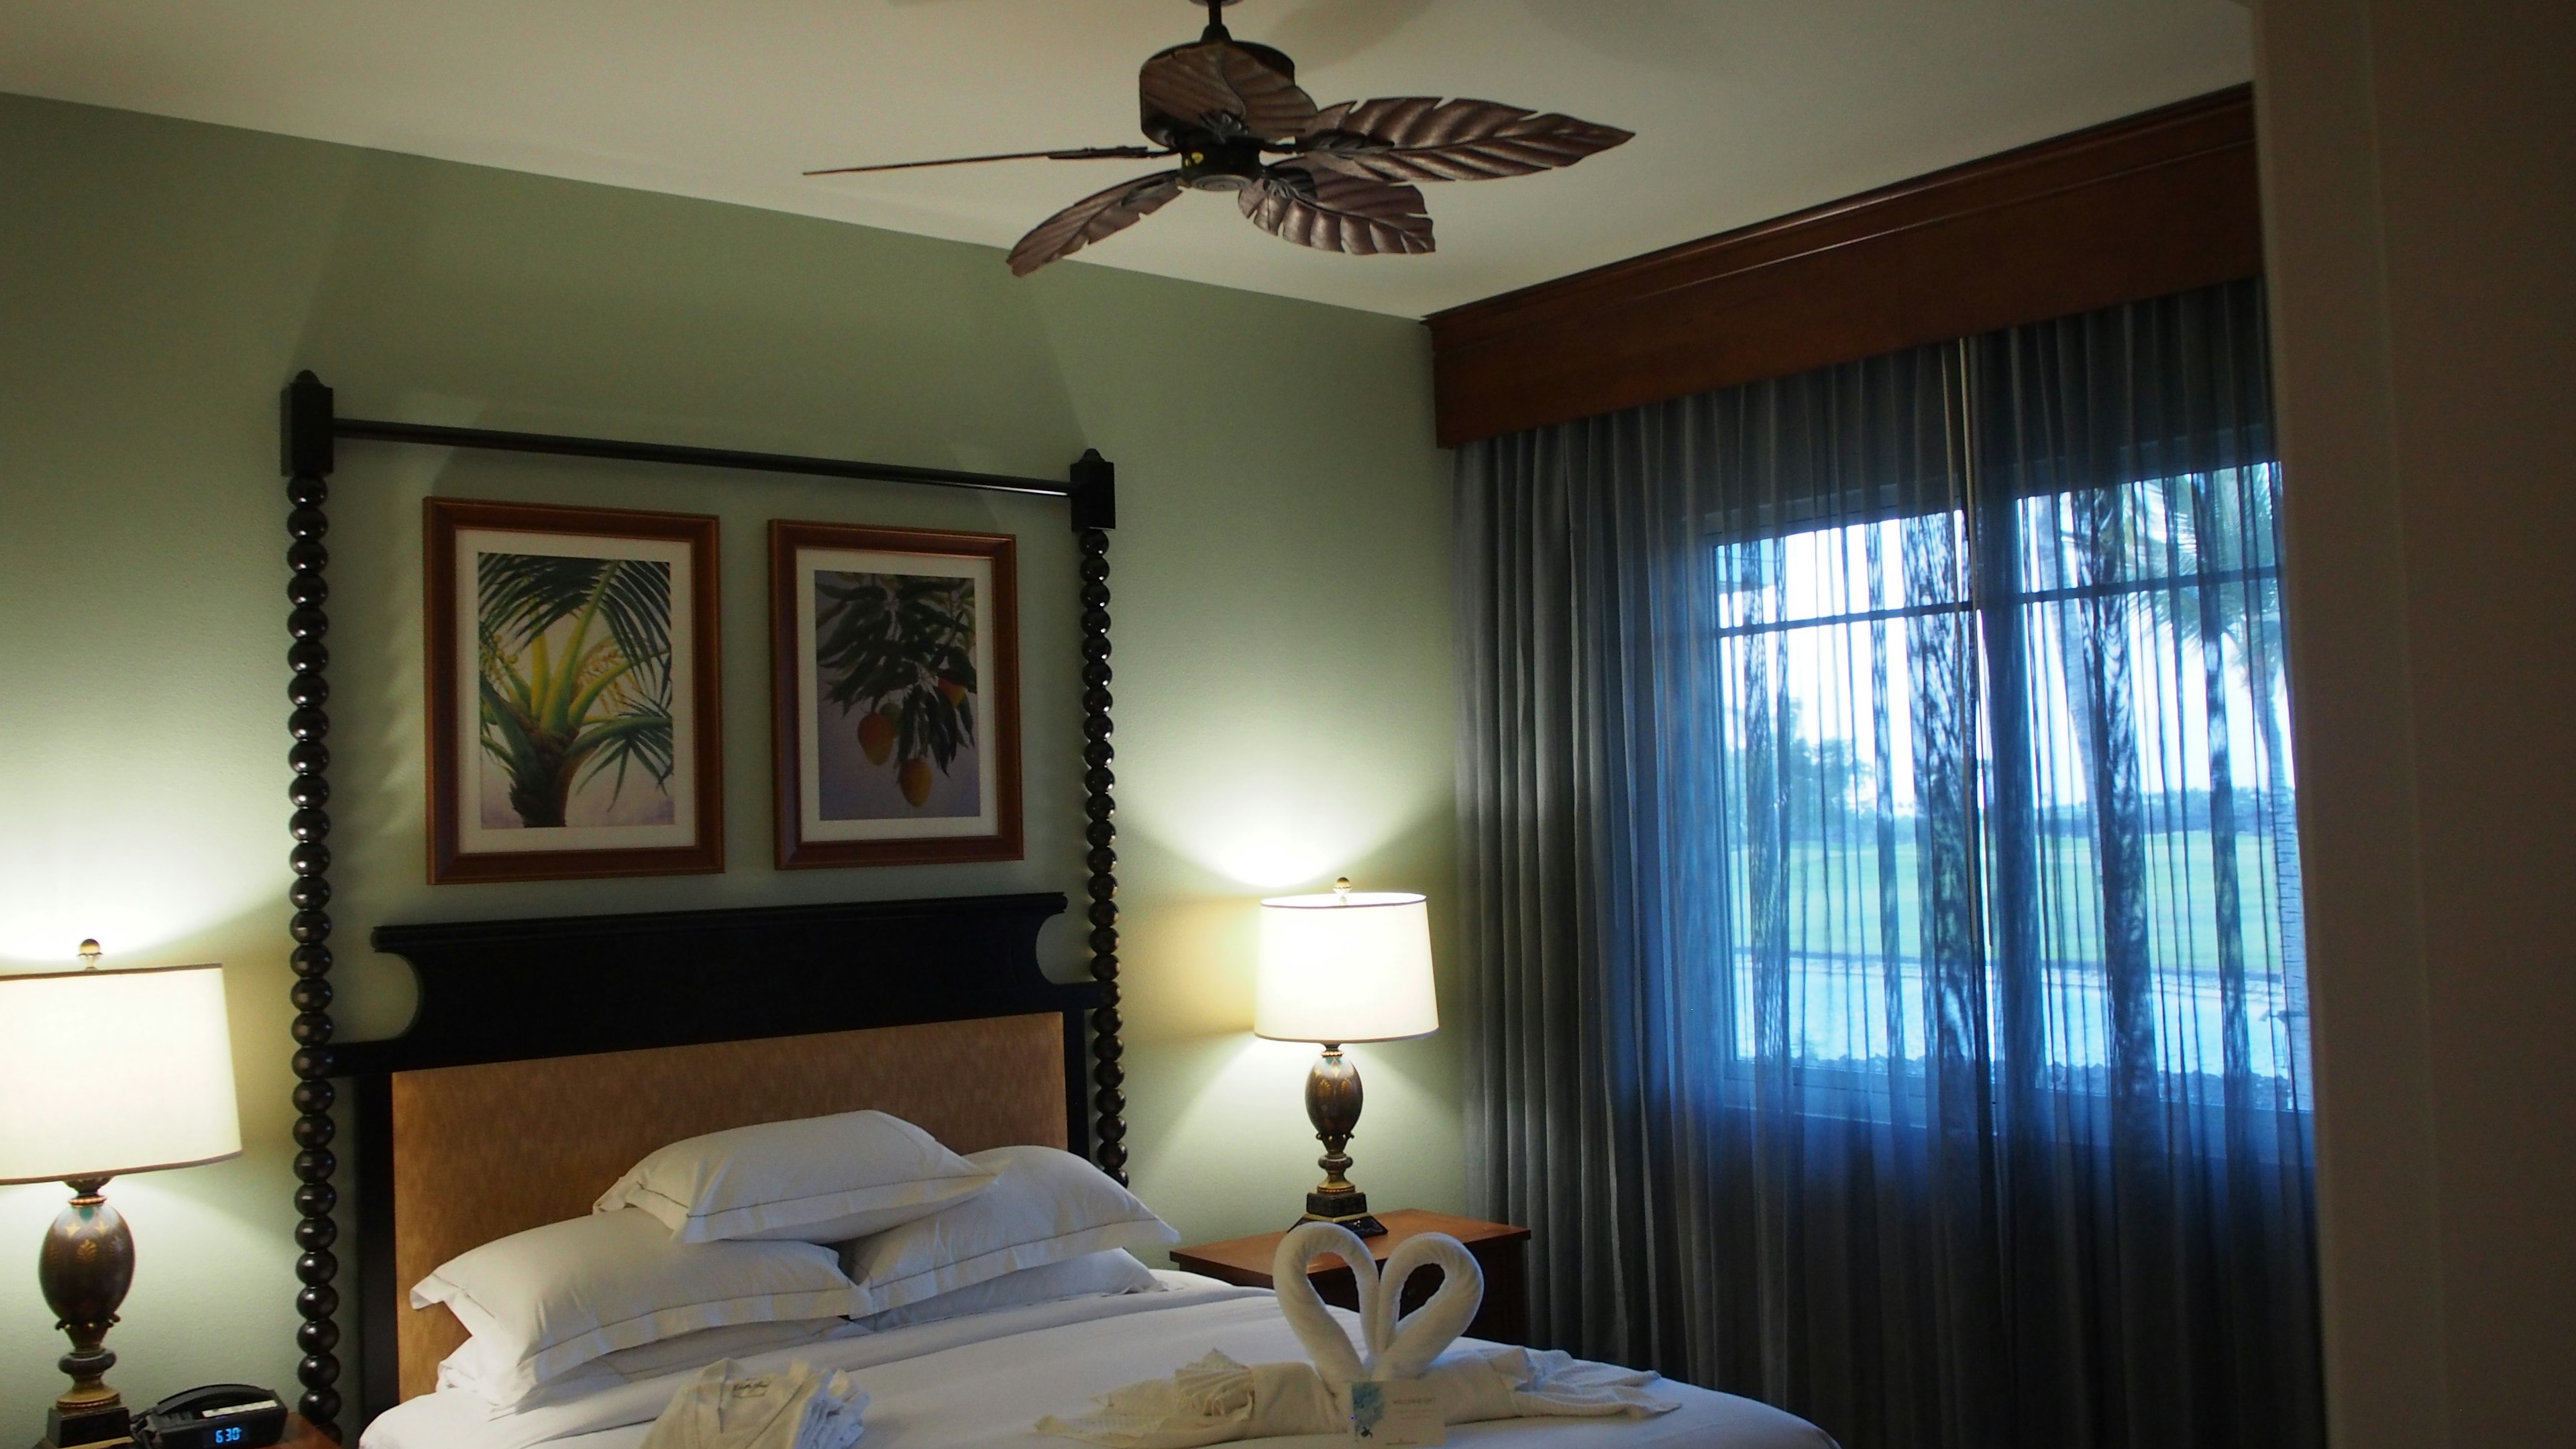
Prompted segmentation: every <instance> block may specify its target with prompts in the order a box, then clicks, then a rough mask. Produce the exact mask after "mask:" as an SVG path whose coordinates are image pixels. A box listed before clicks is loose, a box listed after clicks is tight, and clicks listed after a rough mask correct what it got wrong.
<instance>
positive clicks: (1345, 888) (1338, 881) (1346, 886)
mask: <svg viewBox="0 0 2576 1449" xmlns="http://www.w3.org/2000/svg"><path fill="white" fill-rule="evenodd" d="M1333 894H1335V895H1337V896H1340V897H1341V898H1342V904H1343V905H1346V906H1347V905H1349V904H1350V903H1351V878H1350V877H1349V876H1346V875H1345V876H1336V877H1335V878H1334V880H1333ZM91 944H92V945H95V944H97V943H96V942H92V943H91Z"/></svg>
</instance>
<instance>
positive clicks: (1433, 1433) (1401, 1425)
mask: <svg viewBox="0 0 2576 1449" xmlns="http://www.w3.org/2000/svg"><path fill="white" fill-rule="evenodd" d="M1351 1438H1352V1439H1354V1440H1356V1441H1359V1442H1361V1443H1367V1444H1377V1445H1383V1446H1386V1449H1403V1446H1407V1445H1414V1444H1446V1443H1448V1442H1449V1430H1448V1426H1447V1425H1445V1424H1443V1423H1441V1422H1440V1396H1439V1394H1437V1393H1435V1392H1433V1391H1432V1388H1431V1385H1429V1384H1427V1383H1425V1382H1423V1381H1422V1380H1420V1379H1388V1380H1386V1381H1384V1382H1376V1381H1372V1380H1369V1379H1361V1380H1358V1381H1356V1382H1354V1383H1353V1384H1352V1385H1351Z"/></svg>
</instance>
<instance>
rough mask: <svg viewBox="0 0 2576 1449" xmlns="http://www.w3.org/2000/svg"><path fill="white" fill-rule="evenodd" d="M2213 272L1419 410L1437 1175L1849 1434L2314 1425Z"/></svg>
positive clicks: (2263, 614)
mask: <svg viewBox="0 0 2576 1449" xmlns="http://www.w3.org/2000/svg"><path fill="white" fill-rule="evenodd" d="M2260 319H2261V297H2260V293H2259V289H2258V288H2257V287H2256V286H2255V285H2254V284H2250V283H2249V284H2243V285H2239V286H2235V287H2228V288H2219V289H2213V290H2211V291H2207V292H2201V293H2193V294H2188V295H2185V296H2181V297H2174V298H2167V299H2162V300H2160V301H2156V302H2150V303H2140V304H2135V305H2132V306H2128V307H2122V308H2115V309H2111V310H2109V311H2106V312H2102V313H2096V314H2091V315H2088V316H2084V317H2079V318H2072V319H2067V320H2064V321H2060V322H2056V323H2050V324H2045V325H2041V326H2035V327H2027V328H2019V329H2014V330H2013V331H2010V332H2007V333H2002V334H1997V335H1994V336H1990V337H1984V338H1977V339H1972V340H1968V341H1964V342H1961V343H1958V344H1952V345H1948V346H1943V347H1934V348H1925V349H1919V350H1917V351H1914V352H1910V353H1904V354H1898V355H1894V356H1890V357H1884V358H1878V359H1873V360H1871V361H1868V362H1864V363H1856V364H1851V365H1848V366H1844V367H1838V368H1831V369H1826V370H1823V371H1820V372H1816V373H1811V374H1806V375H1803V376H1800V377H1794V378H1788V379H1783V380H1779V381H1775V382H1767V383H1760V384H1755V385H1751V386H1747V387H1742V388H1736V389H1732V390H1729V391H1726V392H1722V393H1716V394H1710V395H1706V396H1702V397H1696V398H1690V399H1685V400H1682V401H1679V402H1675V403H1670V404H1663V405H1658V406H1655V407H1649V408H1643V409H1637V410H1634V411H1632V412H1629V413H1624V414H1619V415H1615V416H1612V417H1606V418H1599V419H1592V420H1587V421H1585V422H1581V423H1576V424H1569V425H1565V426H1562V427H1556V428H1548V429H1542V430H1539V431H1537V432H1534V433H1529V434H1523V435H1519V436H1516V437H1511V438H1505V439H1499V440H1496V441H1493V442H1490V443H1485V444H1480V445H1477V446H1475V447H1472V448H1470V449H1467V450H1465V451H1463V452H1462V454H1461V456H1460V460H1459V475H1458V486H1457V508H1458V524H1459V550H1460V554H1459V565H1460V567H1459V606H1460V622H1461V640H1462V651H1463V665H1464V668H1463V671H1462V673H1463V685H1462V692H1463V694H1462V706H1463V708H1462V716H1461V732H1462V751H1461V767H1460V785H1461V809H1462V814H1463V825H1464V839H1465V844H1466V864H1465V874H1466V882H1465V886H1466V897H1467V904H1468V909H1467V917H1468V925H1469V935H1468V943H1467V950H1466V952H1465V959H1466V961H1467V963H1468V965H1469V972H1470V978H1471V980H1472V982H1473V989H1472V992H1471V998H1472V1008H1473V1021H1472V1023H1471V1027H1470V1030H1471V1034H1472V1040H1473V1042H1474V1051H1475V1057H1474V1060H1475V1081H1474V1090H1473V1094H1472V1096H1473V1102H1472V1111H1473V1113H1474V1117H1475V1121H1476V1126H1477V1164H1476V1171H1475V1176H1474V1181H1475V1185H1476V1188H1477V1191H1478V1192H1479V1194H1480V1195H1481V1198H1482V1203H1481V1205H1482V1207H1483V1208H1484V1209H1485V1210H1486V1211H1488V1212H1490V1213H1492V1214H1496V1215H1500V1216H1505V1217H1509V1218H1512V1219H1513V1220H1516V1221H1524V1222H1528V1223H1530V1224H1531V1225H1532V1226H1533V1227H1535V1228H1536V1229H1537V1242H1536V1247H1535V1254H1536V1267H1537V1270H1538V1271H1537V1273H1536V1275H1535V1278H1536V1281H1535V1284H1534V1288H1535V1292H1534V1310H1535V1313H1536V1317H1537V1322H1538V1323H1539V1324H1540V1325H1542V1329H1543V1331H1544V1332H1545V1333H1547V1334H1548V1335H1549V1336H1550V1337H1551V1338H1552V1339H1553V1340H1554V1341H1556V1342H1558V1343H1561V1344H1563V1345H1565V1346H1569V1347H1575V1348H1578V1349H1581V1350H1583V1351H1586V1352H1591V1353H1597V1354H1600V1355H1603V1356H1606V1357H1614V1358H1622V1359H1627V1360H1632V1361H1637V1362H1643V1363H1648V1364H1652V1365H1654V1366H1656V1367H1659V1368H1661V1369H1663V1370H1664V1371H1666V1372H1668V1373H1672V1374H1675V1375H1676V1376H1679V1377H1683V1378H1688V1379H1692V1380H1694V1381H1697V1382H1701V1383H1706V1384H1711V1385H1713V1386H1716V1387H1721V1388H1727V1389H1732V1390H1735V1391H1738V1392H1744V1393H1749V1394H1753V1395H1755V1396H1757V1397H1761V1398H1765V1399H1768V1400H1771V1401H1772V1402H1775V1403H1779V1404H1781V1405H1783V1406H1784V1407H1788V1408H1791V1409H1793V1410H1796V1411H1798V1412H1801V1413H1804V1414H1807V1415H1808V1416H1810V1417H1812V1418H1815V1419H1816V1420H1818V1422H1820V1423H1822V1424H1824V1425H1825V1427H1826V1428H1828V1429H1829V1430H1832V1431H1833V1432H1835V1433H1836V1434H1837V1435H1839V1436H1841V1437H1842V1438H1843V1440H1844V1442H1845V1443H1846V1444H1847V1445H1850V1446H1853V1449H1861V1446H1877V1445H1891V1446H1892V1445H1959V1446H1968V1445H2009V1444H2028V1445H2033V1446H2038V1445H2048V1446H2073V1445H2137V1446H2147V1445H2167V1444H2183V1443H2190V1444H2246V1445H2255V1444H2261V1445H2265V1446H2277V1445H2299V1444H2313V1443H2317V1442H2320V1440H2321V1428H2320V1425H2319V1413H2320V1411H2319V1408H2318V1404H2319V1400H2320V1389H2319V1384H2318V1377H2317V1374H2318V1369H2317V1359H2316V1342H2315V1334H2316V1329H2315V1310H2314V1284H2313V1278H2312V1272H2311V1261H2312V1257H2313V1250H2312V1246H2311V1232H2312V1229H2311V1226H2310V1223H2311V1210H2310V1203H2309V1176H2310V1174H2309V1150H2310V1149H2309V1142H2310V1135H2309V1123H2308V1118H2307V1114H2306V1108H2307V1086H2306V1082H2307V1076H2306V1072H2307V1060H2306V1056H2307V1038H2306V1015H2305V996H2304V968H2303V962H2302V959H2301V956H2300V952H2299V938H2298V908H2297V898H2298V880H2299V877H2298V869H2297V851H2296V844H2295V836H2294V834H2293V831H2292V829H2291V825H2290V822H2291V819H2292V801H2293V792H2294V790H2295V776H2294V773H2293V770H2292V766H2291V761H2290V760H2289V758H2288V756H2287V754H2286V749H2285V745H2284V743H2283V742H2284V741H2285V740H2286V739H2287V737H2288V729H2287V717H2286V709H2287V705H2286V701H2285V698H2284V695H2283V689H2282V671H2281V633H2280V619H2279V610H2278V600H2279V588H2278V552H2277V545H2276V542H2275V532H2274V528H2273V519H2274V517H2275V514H2276V505H2277V502H2278V499H2279V493H2280V488H2281V486H2282V480H2281V478H2280V474H2279V470H2278V468H2277V466H2276V465H2275V464H2274V463H2273V462H2272V461H2271V458H2272V454H2271V449H2270V435H2269V425H2268V411H2267V400H2266V399H2267V388H2266V379H2265V376H2264V370H2263V355H2264V354H2263V345H2264V344H2263V337H2262V334H2261V321H2260Z"/></svg>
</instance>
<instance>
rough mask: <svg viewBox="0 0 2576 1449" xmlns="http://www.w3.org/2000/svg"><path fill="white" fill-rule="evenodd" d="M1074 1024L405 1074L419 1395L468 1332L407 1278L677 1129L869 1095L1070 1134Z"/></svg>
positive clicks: (406, 1339) (888, 1106)
mask: <svg viewBox="0 0 2576 1449" xmlns="http://www.w3.org/2000/svg"><path fill="white" fill-rule="evenodd" d="M1064 1094H1065V1073H1064V1023H1063V1021H1062V1020H1061V1019H1060V1018H1058V1017H1056V1016H1055V1015H1052V1014H1047V1015H1026V1016H1010V1017H999V1018H990V1019H985V1020H978V1021H943V1022H934V1023H930V1024H927V1025H922V1026H893V1027H880V1028H877V1029H875V1030H871V1031H842V1032H829V1033H825V1034H822V1035H818V1036H796V1037H778V1038H772V1039H770V1040H766V1041H734V1042H710V1043H707V1044H704V1045H699V1046H680V1047H661V1048H657V1049H654V1050H651V1051H630V1052H603V1053H599V1054H597V1055H593V1056H580V1057H550V1058H543V1059H540V1060H535V1061H519V1062H494V1063H490V1064H487V1065H482V1066H470V1067H441V1068H436V1069H433V1070H428V1071H417V1072H396V1073H395V1074H394V1076H393V1135H394V1175H393V1177H394V1180H393V1189H394V1202H395V1204H396V1207H397V1210H396V1212H395V1214H394V1223H393V1229H394V1281H395V1283H396V1285H397V1287H398V1288H399V1289H400V1291H402V1292H403V1293H404V1294H405V1295H406V1300H405V1302H404V1303H403V1304H402V1306H401V1307H399V1308H398V1309H397V1310H396V1315H397V1318H396V1322H397V1327H396V1332H397V1334H398V1335H399V1352H400V1356H401V1361H402V1369H401V1385H402V1387H401V1393H402V1397H404V1398H406V1399H408V1398H411V1397H412V1396H414V1395H416V1394H425V1393H428V1392H430V1391H431V1390H432V1389H434V1388H436V1387H437V1380H438V1361H439V1360H440V1359H442V1358H445V1357H446V1356H447V1355H448V1354H450V1353H452V1352H454V1351H455V1350H456V1347H457V1345H459V1344H461V1343H463V1342H464V1341H465V1330H464V1328H463V1326H462V1325H460V1324H458V1323H457V1321H456V1319H455V1317H454V1315H452V1314H450V1313H449V1312H448V1311H447V1310H446V1309H445V1308H429V1309H414V1308H412V1307H411V1306H410V1304H409V1302H408V1294H409V1292H410V1288H411V1285H412V1284H414V1283H417V1282H419V1281H420V1280H421V1278H422V1277H424V1276H425V1275H427V1274H428V1273H429V1271H430V1270H431V1269H433V1268H435V1267H437V1266H438V1265H439V1264H441V1263H443V1262H446V1261H447V1260H448V1259H449V1258H452V1257H454V1256H455V1255H457V1254H458V1253H461V1252H464V1251H465V1250H466V1249H468V1248H472V1247H474V1246H476V1245H477V1244H481V1243H487V1242H490V1241H491V1240H492V1239H494V1238H498V1237H501V1236H503V1235H505V1234H509V1233H515V1232H518V1231H520V1230H522V1229H525V1228H533V1227H537V1226H539V1225H541V1224H544V1223H550V1222H556V1221H560V1220H561V1219H564V1218H569V1217H577V1216H579V1215H581V1214H583V1213H586V1212H589V1211H590V1205H591V1202H592V1200H593V1199H595V1198H597V1197H598V1196H599V1194H600V1193H601V1192H603V1191H605V1190H606V1189H607V1188H608V1185H609V1184H610V1183H612V1182H615V1181H616V1180H617V1177H618V1174H620V1173H622V1172H624V1171H625V1170H626V1169H627V1168H629V1167H631V1166H633V1165H634V1164H635V1162H636V1161H637V1159H639V1158H641V1157H643V1156H644V1155H645V1154H646V1153H649V1152H651V1151H652V1150H653V1149H655V1148H657V1147H660V1146H662V1145H663V1144H665V1143H668V1142H675V1141H678V1140H679V1139H681V1138H683V1137H694V1136H696V1135H697V1134H699V1133H701V1132H714V1131H717V1130H719V1129H722V1128H726V1127H740V1126H743V1125H745V1124H747V1123H752V1122H773V1121H778V1120H780V1119H782V1118H788V1117H812V1116H818V1115H821V1114H823V1113H826V1112H850V1111H856V1110H858V1109H859V1108H862V1107H874V1108H877V1109H878V1110H880V1111H885V1112H891V1113H893V1114H894V1115H896V1116H898V1117H902V1118H904V1119H906V1120H907V1121H911V1122H917V1123H919V1124H920V1125H921V1126H922V1127H923V1128H925V1129H927V1130H928V1131H929V1132H930V1134H931V1135H932V1136H934V1137H937V1138H938V1139H939V1140H940V1141H941V1142H944V1143H946V1144H947V1145H948V1146H950V1147H951V1148H954V1149H955V1150H957V1151H959V1152H977V1151H981V1150H982V1149H984V1148H987V1147H999V1146H1002V1145H1004V1144H1007V1143H1015V1142H1034V1143H1040V1144H1043V1145H1045V1146H1049V1147H1062V1146H1064V1145H1065V1101H1064Z"/></svg>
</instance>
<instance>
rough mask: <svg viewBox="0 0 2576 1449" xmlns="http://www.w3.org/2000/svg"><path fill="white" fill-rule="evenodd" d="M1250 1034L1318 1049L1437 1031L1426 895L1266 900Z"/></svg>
mask: <svg viewBox="0 0 2576 1449" xmlns="http://www.w3.org/2000/svg"><path fill="white" fill-rule="evenodd" d="M1252 1029H1253V1031H1254V1032H1255V1033H1256V1034H1258V1035H1261V1036H1266V1037H1275V1038H1277V1039H1278V1040H1281V1041H1316V1042H1354V1041H1393V1040H1395V1039H1396V1038H1398V1037H1407V1036H1424V1035H1427V1034H1429V1033H1431V1032H1434V1031H1438V1030H1439V1029H1440V1002H1439V999H1438V997H1437V996H1436V994H1435V993H1434V990H1433V987H1432V978H1431V913H1430V911H1429V909H1428V908H1427V907H1426V906H1425V905H1424V904H1423V899H1422V897H1420V896H1417V895H1403V894H1395V893H1390V892H1363V891H1352V892H1348V893H1344V892H1335V893H1333V894H1331V895H1319V896H1279V897H1276V898H1274V899H1271V900H1266V901H1263V902H1262V903H1261V975H1260V979H1259V981H1258V984H1257V985H1256V986H1255V987H1254V990H1253V1002H1252Z"/></svg>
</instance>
